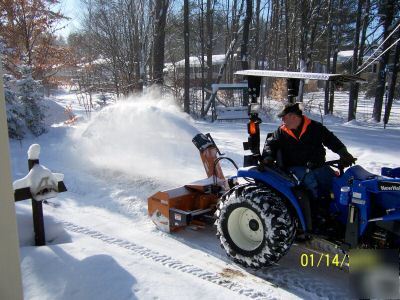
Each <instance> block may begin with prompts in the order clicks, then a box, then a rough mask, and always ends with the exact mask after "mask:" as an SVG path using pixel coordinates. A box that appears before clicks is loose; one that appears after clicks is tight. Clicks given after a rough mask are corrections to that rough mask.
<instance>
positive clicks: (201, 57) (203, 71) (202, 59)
mask: <svg viewBox="0 0 400 300" xmlns="http://www.w3.org/2000/svg"><path fill="white" fill-rule="evenodd" d="M199 2H201V4H200V3H199V7H200V20H199V27H200V48H201V50H200V52H201V55H200V59H201V61H200V63H201V115H202V116H203V115H204V97H205V94H204V89H205V86H206V82H205V77H204V73H205V66H204V55H205V44H204V42H205V40H204V6H203V0H199Z"/></svg>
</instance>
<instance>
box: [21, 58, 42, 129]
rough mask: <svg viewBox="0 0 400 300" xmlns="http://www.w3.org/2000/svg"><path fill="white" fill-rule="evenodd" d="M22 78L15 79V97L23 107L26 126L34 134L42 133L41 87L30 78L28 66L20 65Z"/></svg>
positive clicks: (30, 73)
mask: <svg viewBox="0 0 400 300" xmlns="http://www.w3.org/2000/svg"><path fill="white" fill-rule="evenodd" d="M20 71H21V74H22V78H21V79H19V80H17V82H16V87H17V90H18V92H17V97H18V99H19V101H20V103H21V104H22V105H23V109H24V120H25V124H26V127H27V128H28V129H29V130H30V131H31V132H32V133H33V134H34V135H35V136H39V135H41V134H42V133H44V132H45V131H46V130H45V124H44V114H43V112H42V107H41V102H42V100H43V92H42V90H43V87H42V86H41V84H40V83H39V82H38V81H37V80H34V79H33V78H32V69H31V68H30V67H28V66H25V65H23V66H21V67H20Z"/></svg>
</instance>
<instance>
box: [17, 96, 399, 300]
mask: <svg viewBox="0 0 400 300" xmlns="http://www.w3.org/2000/svg"><path fill="white" fill-rule="evenodd" d="M157 99H158V97H157V95H155V94H150V95H148V96H146V97H143V98H131V99H127V100H124V101H119V102H118V103H117V104H116V105H112V106H110V107H108V108H105V109H103V110H102V111H100V112H94V113H92V117H91V119H90V120H89V119H88V118H87V117H86V116H85V112H84V109H83V108H82V107H80V106H79V105H78V103H77V101H76V98H75V95H74V94H68V93H67V92H65V91H60V93H59V94H58V95H56V96H55V97H54V101H52V100H49V101H48V106H49V110H48V112H47V114H48V116H47V121H48V124H52V125H51V127H50V129H49V132H48V133H47V134H45V135H42V136H40V137H39V138H35V139H34V138H27V139H25V140H23V141H22V142H19V141H11V143H10V147H11V165H12V171H13V178H14V180H16V179H19V178H22V177H24V176H25V175H26V173H27V154H26V152H27V150H28V148H29V146H30V145H31V144H33V143H38V144H40V145H41V149H42V150H41V156H40V162H41V163H42V164H43V165H44V166H46V167H47V168H49V169H50V170H52V171H53V172H57V173H63V174H64V175H65V178H64V182H65V184H66V186H67V188H68V191H67V192H65V193H62V194H59V195H58V197H57V198H53V199H51V200H49V204H48V205H44V215H45V227H46V240H47V246H42V247H33V246H32V245H33V243H34V242H33V230H32V220H31V205H30V202H29V201H22V202H18V203H17V204H16V213H17V219H18V229H19V235H20V245H21V267H22V274H23V287H24V294H25V298H26V299H96V300H99V299H136V298H137V299H242V298H243V299H245V298H252V299H297V298H303V299H318V298H338V299H345V298H347V297H348V274H347V273H346V272H344V271H342V270H339V269H337V268H331V267H329V268H321V267H320V268H315V267H314V268H302V267H301V264H300V257H301V254H303V253H305V252H306V251H309V250H307V249H306V248H305V247H304V246H303V245H301V244H298V245H295V246H294V247H292V249H291V250H290V252H289V253H288V255H287V256H286V257H284V259H282V260H281V261H280V262H279V264H278V265H277V266H273V267H270V268H265V269H263V270H260V271H251V270H246V269H243V268H241V267H239V266H237V265H235V264H234V263H232V262H231V261H230V260H229V259H228V258H227V257H226V255H225V253H224V252H223V250H222V249H221V248H220V246H219V244H218V240H217V238H216V237H215V229H214V228H212V227H209V228H208V227H206V228H204V229H201V230H195V229H196V228H186V229H185V230H182V231H180V232H178V233H175V234H171V235H170V234H166V233H163V232H160V231H158V230H156V229H155V227H154V225H153V223H152V222H151V221H150V220H149V218H148V217H147V197H148V196H150V195H152V194H153V193H154V192H156V191H159V190H162V189H166V188H171V187H174V186H179V185H181V184H184V183H188V182H190V181H193V180H197V179H201V178H204V177H205V172H204V169H203V166H202V164H201V162H200V157H199V155H198V151H197V149H196V148H195V147H194V146H193V144H192V142H191V139H192V137H193V136H194V135H195V133H196V132H198V131H200V132H204V133H206V132H210V133H211V134H212V136H213V138H214V139H215V141H216V143H217V145H218V146H219V148H220V149H221V151H222V152H224V153H225V154H226V155H227V156H228V157H231V158H232V159H234V160H235V161H236V162H238V164H241V163H242V157H243V150H242V142H243V141H245V140H246V138H247V133H246V124H245V123H244V122H225V123H222V122H219V123H218V122H216V123H208V122H200V121H193V120H191V119H190V118H188V117H187V116H186V115H184V114H183V113H181V112H180V111H179V110H178V109H177V108H176V106H175V105H174V104H173V101H171V100H168V99H162V100H157ZM343 99H344V98H343ZM343 101H345V100H343ZM69 104H71V105H72V108H73V110H74V112H75V113H76V114H77V115H78V116H79V118H78V121H77V123H76V124H74V125H72V126H71V125H65V124H64V123H63V121H64V120H65V114H64V113H63V110H64V107H65V106H66V105H69ZM394 110H395V111H396V113H397V114H398V113H399V112H400V108H399V105H398V104H396V106H394ZM311 117H313V118H316V119H317V120H319V115H318V108H317V107H316V108H315V109H314V110H313V114H311ZM278 124H279V120H276V119H274V120H272V121H271V120H270V121H267V122H265V123H263V124H262V125H261V130H262V140H264V139H265V136H266V134H267V133H268V132H270V131H272V130H274V129H275V128H276V127H277V126H278ZM324 124H326V125H327V126H328V127H329V128H330V129H331V130H332V131H333V132H335V133H336V134H337V135H338V136H339V137H340V138H341V139H342V140H343V142H344V143H345V144H346V145H347V146H348V149H349V151H350V152H351V153H352V154H353V155H354V156H356V157H357V158H358V163H359V164H361V165H363V166H364V167H365V168H366V169H367V170H369V171H371V172H376V173H379V172H380V168H381V167H383V166H387V167H395V166H400V160H399V156H398V149H400V138H399V137H400V126H395V125H392V126H390V127H389V128H387V129H383V128H382V127H383V126H382V125H381V124H373V123H372V122H369V121H363V120H362V121H357V122H350V123H343V121H342V119H340V118H336V117H328V118H325V120H324ZM335 157H336V156H335V154H333V153H328V158H329V159H330V158H335ZM224 170H226V173H233V170H232V168H229V167H228V166H226V168H225V169H224Z"/></svg>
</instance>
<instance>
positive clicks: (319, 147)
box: [261, 103, 356, 199]
mask: <svg viewBox="0 0 400 300" xmlns="http://www.w3.org/2000/svg"><path fill="white" fill-rule="evenodd" d="M278 117H280V118H282V122H283V124H282V125H281V126H280V127H279V128H278V129H277V130H276V131H275V132H274V133H272V134H269V135H268V137H267V139H266V141H265V145H264V149H263V153H262V157H261V159H262V162H263V164H264V165H271V164H273V163H274V162H275V161H276V162H277V164H278V165H279V166H280V167H282V168H283V169H284V170H286V171H289V172H291V173H293V174H294V175H295V176H296V177H297V179H298V180H301V181H302V182H303V184H304V185H305V187H306V188H307V189H308V190H309V191H310V192H311V194H312V196H313V198H314V199H319V198H321V197H323V196H326V195H327V194H328V193H329V192H330V190H331V187H332V179H333V177H334V176H335V173H334V171H333V170H332V169H331V168H330V167H329V166H327V165H325V164H324V163H325V155H326V151H325V147H324V146H326V147H327V148H328V149H330V150H332V151H333V152H335V153H337V154H338V155H339V156H340V162H341V165H342V166H343V167H349V166H351V165H352V164H354V163H355V160H356V159H355V158H354V157H353V156H352V155H351V154H350V153H349V152H348V151H347V148H346V146H345V145H344V144H343V143H342V142H341V141H340V140H339V139H338V138H337V137H336V136H335V135H334V134H333V133H332V132H331V131H329V130H328V129H327V128H326V127H325V126H324V125H322V124H321V123H319V122H317V121H314V120H311V119H309V118H307V117H306V116H304V115H303V112H302V110H301V109H300V107H299V103H288V104H286V105H285V107H284V108H283V110H282V111H281V112H280V113H279V114H278Z"/></svg>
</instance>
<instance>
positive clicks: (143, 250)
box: [62, 221, 277, 300]
mask: <svg viewBox="0 0 400 300" xmlns="http://www.w3.org/2000/svg"><path fill="white" fill-rule="evenodd" d="M62 224H63V226H64V228H65V229H66V230H69V231H72V232H75V233H79V234H84V235H86V236H90V237H92V238H95V239H98V240H101V241H103V242H105V243H107V244H110V245H115V246H118V247H121V248H124V249H127V250H131V251H133V252H134V253H136V254H139V255H141V256H143V257H146V258H148V259H151V260H153V261H155V262H157V263H160V264H161V265H163V266H166V267H169V268H171V269H174V270H178V271H181V272H182V273H186V274H190V275H193V276H195V277H197V278H200V279H202V280H205V281H208V282H211V283H214V284H217V285H219V286H221V287H224V288H227V289H229V290H231V291H233V292H236V293H238V294H240V295H242V296H247V297H249V298H251V299H256V300H258V299H260V300H261V299H277V298H275V297H273V296H271V294H274V292H273V290H272V289H271V290H270V292H269V293H268V292H261V291H257V290H254V289H252V288H248V287H245V286H244V285H242V284H240V283H237V282H234V281H232V280H228V279H225V278H223V277H222V276H221V275H218V274H216V273H213V272H209V271H206V270H204V269H202V268H200V267H197V266H194V265H191V264H185V263H184V262H182V261H180V260H177V259H175V258H173V257H171V256H167V255H163V254H160V253H159V252H157V251H154V250H151V249H150V248H147V247H144V246H140V245H138V244H135V243H132V242H130V241H127V240H123V239H119V238H114V237H111V236H108V235H106V234H103V233H101V232H99V231H95V230H92V229H90V228H86V227H82V226H79V225H76V224H73V223H71V222H66V221H62Z"/></svg>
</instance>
